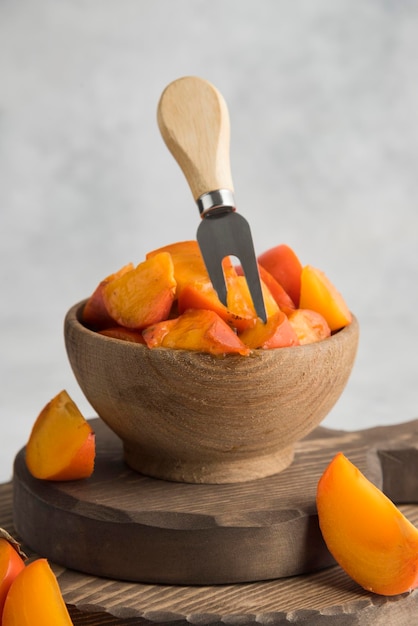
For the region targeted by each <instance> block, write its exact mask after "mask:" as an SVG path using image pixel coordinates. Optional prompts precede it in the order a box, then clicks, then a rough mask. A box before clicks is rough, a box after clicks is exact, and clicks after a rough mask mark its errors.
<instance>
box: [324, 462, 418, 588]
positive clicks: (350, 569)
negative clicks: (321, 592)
mask: <svg viewBox="0 0 418 626" xmlns="http://www.w3.org/2000/svg"><path fill="white" fill-rule="evenodd" d="M316 503H317V509H318V518H319V525H320V528H321V532H322V535H323V537H324V540H325V543H326V545H327V547H328V549H329V551H330V552H331V554H332V555H333V557H334V558H335V560H336V561H337V562H338V563H339V564H340V566H341V567H342V568H343V569H344V570H345V571H346V572H347V574H348V575H349V576H351V578H353V580H355V581H356V582H357V583H358V584H359V585H361V586H362V587H363V588H364V589H367V590H368V591H372V592H374V593H377V594H381V595H388V596H390V595H397V594H400V593H405V592H407V591H411V590H412V589H415V588H416V587H417V586H418V529H417V528H416V527H415V526H414V525H413V524H411V522H410V521H408V519H407V518H406V517H405V516H404V515H403V514H402V513H401V511H400V510H399V509H398V508H397V507H396V506H395V504H394V503H393V502H392V501H391V500H390V499H389V498H388V497H387V496H385V495H384V493H383V492H382V491H381V490H380V489H378V487H376V486H375V485H374V484H373V483H371V482H370V481H369V480H368V479H367V478H366V477H365V476H364V474H362V473H361V472H360V470H359V469H358V468H357V467H356V466H355V465H354V464H353V463H351V461H349V460H348V458H347V457H346V456H344V454H343V453H342V452H339V453H338V454H337V455H336V456H335V457H334V458H333V460H332V461H331V463H330V464H329V465H328V467H327V468H326V470H325V471H324V473H323V475H322V476H321V478H320V480H319V483H318V488H317V495H316Z"/></svg>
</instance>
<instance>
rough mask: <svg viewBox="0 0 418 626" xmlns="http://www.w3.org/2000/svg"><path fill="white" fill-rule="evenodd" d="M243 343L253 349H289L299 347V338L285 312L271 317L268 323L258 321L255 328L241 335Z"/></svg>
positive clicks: (279, 312)
mask: <svg viewBox="0 0 418 626" xmlns="http://www.w3.org/2000/svg"><path fill="white" fill-rule="evenodd" d="M239 337H240V339H241V341H242V342H243V343H245V345H246V346H248V347H249V348H252V349H259V348H261V349H263V350H268V349H273V348H289V347H290V346H298V345H299V340H298V337H297V335H296V333H295V331H294V329H293V327H292V325H291V324H290V322H289V320H288V318H287V316H286V315H285V313H283V311H278V312H277V313H276V314H275V315H273V316H271V317H269V318H268V319H267V322H266V323H263V322H262V321H261V320H257V323H256V325H255V326H254V327H253V328H249V329H248V330H245V331H244V332H242V333H240V335H239Z"/></svg>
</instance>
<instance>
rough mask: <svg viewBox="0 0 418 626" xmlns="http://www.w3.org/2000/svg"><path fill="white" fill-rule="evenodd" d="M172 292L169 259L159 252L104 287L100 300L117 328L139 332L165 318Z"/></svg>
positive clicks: (169, 306)
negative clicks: (101, 299)
mask: <svg viewBox="0 0 418 626" xmlns="http://www.w3.org/2000/svg"><path fill="white" fill-rule="evenodd" d="M175 291H176V281H175V278H174V267H173V261H172V258H171V256H170V254H169V253H168V252H161V253H160V254H158V255H154V256H153V257H151V258H149V259H147V260H146V261H143V262H142V263H140V264H139V265H138V266H137V267H135V268H134V269H133V270H131V271H130V272H126V273H124V274H123V275H122V276H118V277H117V278H115V279H114V280H112V281H110V282H109V283H108V284H107V285H105V287H104V289H103V300H104V304H105V307H106V310H107V312H108V314H109V315H110V317H111V318H112V319H113V320H114V321H115V322H116V323H117V324H119V325H120V326H125V327H126V328H133V329H137V330H142V329H143V328H145V327H146V326H148V325H150V324H155V323H156V322H160V321H161V320H163V319H166V318H167V317H168V315H169V313H170V310H171V306H172V304H173V302H174V294H175Z"/></svg>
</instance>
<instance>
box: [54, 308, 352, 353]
mask: <svg viewBox="0 0 418 626" xmlns="http://www.w3.org/2000/svg"><path fill="white" fill-rule="evenodd" d="M87 300H88V298H84V299H83V300H80V301H79V302H77V303H76V304H73V305H72V306H71V307H70V308H69V309H68V311H67V313H66V315H65V319H64V334H65V333H66V329H67V327H68V326H69V325H71V326H73V327H74V328H77V330H78V331H81V332H84V333H86V335H88V336H91V337H95V339H97V340H99V341H105V342H106V341H107V342H114V343H116V344H118V345H124V346H126V347H128V346H129V348H128V349H134V350H142V351H148V350H150V348H148V346H146V345H144V344H142V343H136V342H133V341H126V340H125V339H118V338H117V337H109V336H107V335H103V334H101V333H100V332H98V331H96V330H93V329H92V328H89V327H88V326H86V325H85V324H83V322H82V321H81V312H82V309H83V307H84V306H85V304H86V302H87ZM351 315H352V320H351V322H350V324H347V326H344V327H343V328H340V329H339V330H337V331H334V332H333V333H331V335H330V336H329V337H326V338H325V339H322V340H321V341H315V342H312V343H308V344H303V345H298V346H286V347H283V348H269V349H265V350H263V349H261V348H259V349H252V350H251V352H250V354H249V355H248V356H245V357H244V356H242V355H240V354H224V355H214V354H210V353H209V352H199V351H198V350H196V351H194V350H184V349H182V348H179V349H176V350H173V349H172V348H164V347H158V348H152V351H159V352H176V353H178V354H181V353H183V354H188V355H190V354H194V355H205V357H211V358H213V359H219V358H221V359H224V358H228V359H239V360H241V359H243V358H245V359H248V358H254V357H257V356H261V355H262V354H266V353H267V354H269V353H270V354H271V353H274V352H276V351H280V353H283V352H288V351H289V350H292V351H295V350H297V351H301V350H305V351H308V350H317V349H318V346H323V345H324V344H326V343H329V342H331V341H333V340H334V339H336V338H338V339H339V340H341V339H343V338H345V337H346V336H347V335H356V336H357V337H358V335H359V323H358V319H357V317H356V316H355V315H354V314H353V313H351Z"/></svg>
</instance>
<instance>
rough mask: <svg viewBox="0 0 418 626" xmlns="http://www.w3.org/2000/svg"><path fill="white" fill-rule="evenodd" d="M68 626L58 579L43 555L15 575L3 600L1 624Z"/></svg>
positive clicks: (70, 622) (68, 618)
mask: <svg viewBox="0 0 418 626" xmlns="http://www.w3.org/2000/svg"><path fill="white" fill-rule="evenodd" d="M34 624H36V626H52V625H53V626H72V621H71V618H70V615H69V613H68V609H67V607H66V605H65V602H64V599H63V597H62V594H61V590H60V588H59V585H58V581H57V579H56V577H55V575H54V573H53V571H52V570H51V568H50V566H49V563H48V561H47V560H46V559H36V560H35V561H32V563H30V564H29V565H27V566H26V567H25V568H24V569H22V570H21V572H20V573H19V574H18V575H17V576H16V578H15V579H14V581H13V582H12V585H11V587H10V589H9V592H8V594H7V597H6V601H5V603H4V610H3V619H2V626H34Z"/></svg>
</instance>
